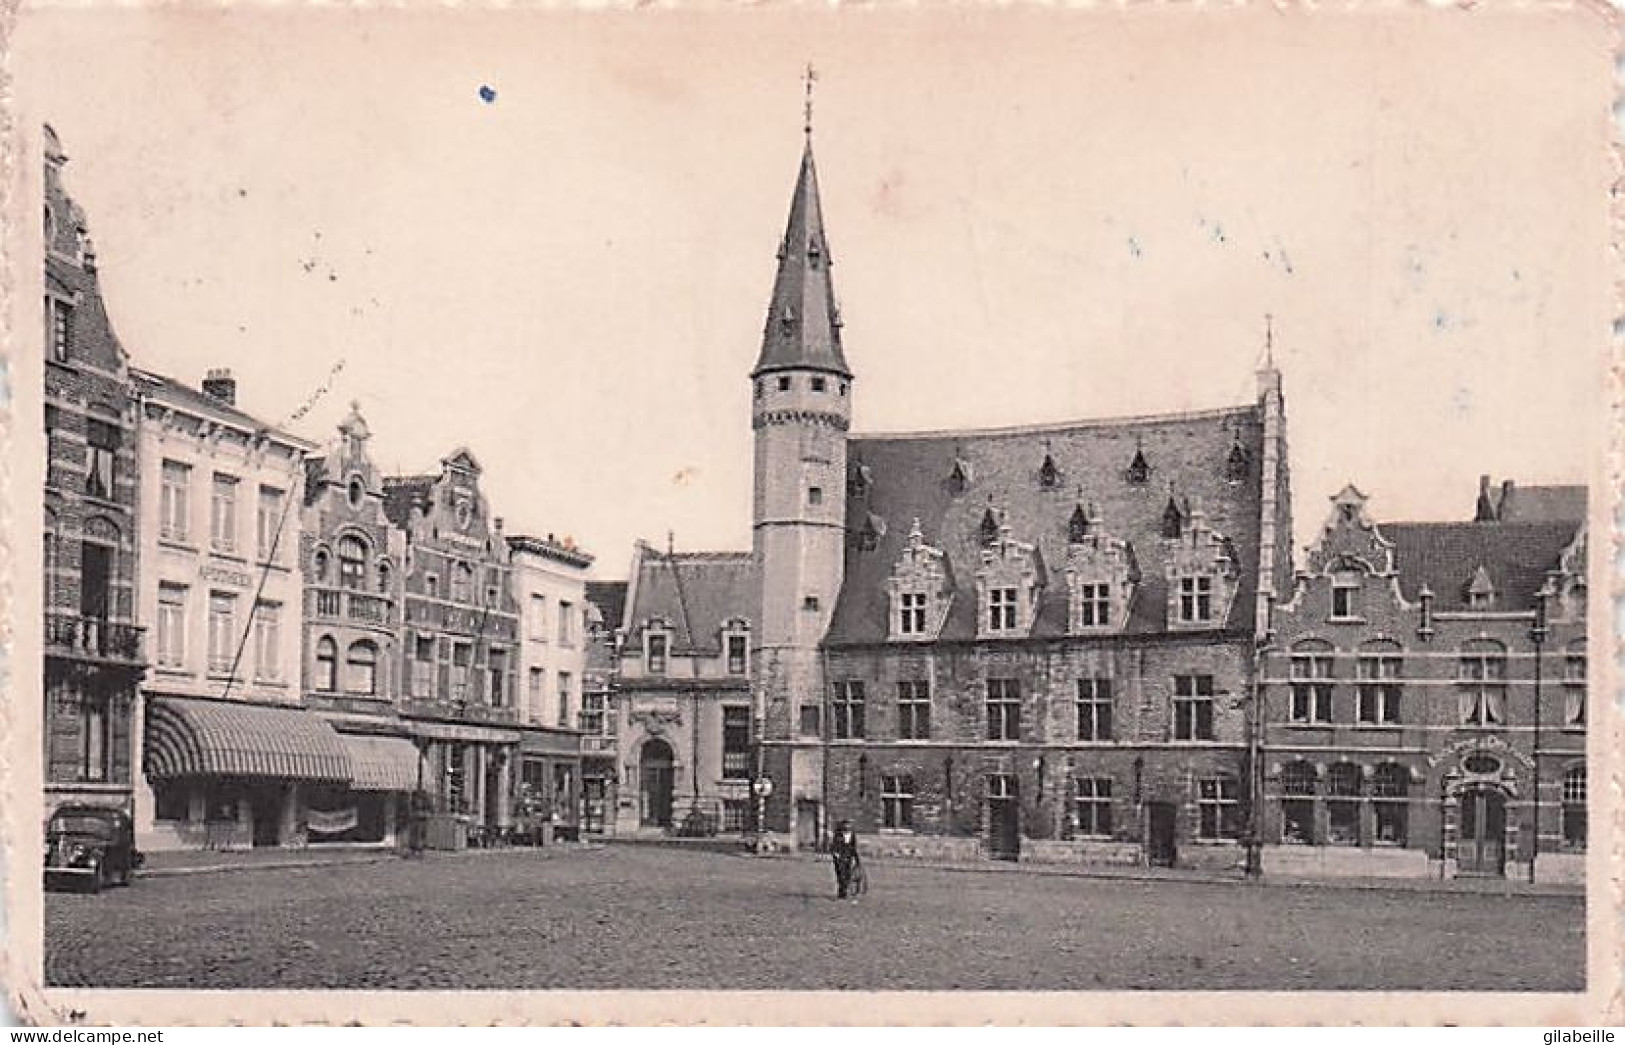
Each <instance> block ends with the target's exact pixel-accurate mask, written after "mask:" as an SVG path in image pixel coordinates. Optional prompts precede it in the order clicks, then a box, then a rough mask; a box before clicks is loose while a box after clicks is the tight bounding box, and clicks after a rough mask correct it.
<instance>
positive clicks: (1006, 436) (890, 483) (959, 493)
mask: <svg viewBox="0 0 1625 1045" xmlns="http://www.w3.org/2000/svg"><path fill="white" fill-rule="evenodd" d="M1237 445H1240V446H1241V447H1242V448H1243V450H1244V451H1245V452H1246V454H1247V456H1248V458H1249V460H1250V462H1252V464H1251V466H1250V467H1249V468H1248V469H1247V470H1246V471H1245V474H1242V475H1240V476H1239V477H1238V476H1237V475H1236V473H1235V470H1234V469H1233V468H1227V465H1229V464H1230V461H1231V457H1232V451H1233V450H1234V448H1235V447H1236V446H1237ZM850 447H851V454H852V457H853V459H854V460H861V461H862V463H863V466H864V467H865V468H866V469H867V470H868V475H869V480H870V481H869V482H867V483H866V484H865V488H864V492H863V494H862V495H861V496H852V497H849V498H848V503H847V528H848V531H849V532H850V533H856V532H858V531H859V529H861V528H862V527H863V526H864V524H865V522H866V521H867V520H868V519H869V517H870V516H871V515H876V516H879V517H881V518H883V519H884V520H885V521H886V523H887V525H886V528H885V533H883V534H878V535H875V537H874V538H873V540H872V541H863V542H860V541H857V540H852V541H848V542H847V552H846V575H845V578H846V579H845V582H844V584H843V586H842V589H841V595H840V598H839V600H838V601H837V604H836V609H835V614H834V618H833V620H832V622H831V625H830V630H829V633H828V636H827V639H826V641H827V642H829V643H830V644H832V645H839V644H843V643H845V644H856V643H870V642H884V641H886V638H887V623H888V613H889V602H888V599H887V592H886V581H887V578H888V577H889V576H890V574H891V570H892V568H893V566H894V565H895V564H896V563H897V561H898V558H899V556H900V555H901V554H902V551H903V546H904V544H905V543H906V542H907V540H908V534H909V531H910V528H911V523H912V521H913V520H914V519H918V520H919V521H920V528H921V531H922V533H923V536H924V539H925V542H926V543H927V544H929V545H931V546H933V547H936V548H939V549H941V550H942V551H943V552H944V553H946V556H947V560H948V566H949V572H950V575H951V576H952V577H954V578H956V582H955V587H954V592H953V602H952V606H951V607H950V610H949V615H948V619H947V621H946V623H945V624H944V627H943V629H942V632H941V634H940V638H941V639H942V640H950V641H951V640H973V639H974V638H975V637H976V612H977V607H976V589H975V585H974V582H973V581H971V580H970V579H969V578H973V577H975V575H976V570H977V567H978V565H979V563H980V561H981V551H982V544H983V537H982V532H981V528H982V523H983V520H984V518H985V516H986V515H987V513H988V510H989V507H990V506H991V507H992V508H993V509H995V510H996V511H997V512H999V513H1006V512H1007V513H1008V514H1007V516H1006V517H1005V518H1006V521H1007V522H1008V525H1009V527H1010V537H1011V538H1012V539H1014V540H1017V541H1022V542H1027V543H1030V544H1033V545H1035V546H1036V547H1037V553H1038V557H1039V559H1040V561H1041V562H1042V563H1043V564H1044V566H1043V567H1041V569H1043V570H1047V572H1048V579H1047V583H1046V585H1045V587H1044V590H1043V594H1042V596H1041V599H1040V602H1039V606H1038V610H1037V616H1036V618H1035V621H1034V625H1033V629H1032V632H1031V636H1032V637H1033V638H1044V637H1057V636H1062V635H1065V634H1066V627H1067V592H1066V586H1065V584H1064V583H1063V582H1062V581H1061V579H1060V571H1061V569H1062V567H1063V565H1064V563H1065V562H1066V554H1067V545H1068V537H1069V533H1070V532H1071V530H1072V529H1073V527H1072V519H1073V516H1074V514H1075V513H1076V512H1077V509H1078V507H1079V505H1080V504H1081V505H1083V506H1085V508H1086V511H1087V510H1088V509H1090V508H1092V509H1093V513H1094V515H1095V517H1096V519H1097V520H1098V532H1099V533H1100V534H1103V535H1105V536H1107V537H1109V538H1113V539H1116V540H1122V541H1126V542H1127V543H1128V545H1129V548H1130V551H1131V553H1132V555H1133V556H1134V559H1135V561H1136V562H1137V563H1138V567H1139V571H1140V583H1139V586H1138V590H1137V592H1136V593H1135V596H1134V601H1133V604H1132V605H1131V607H1130V608H1129V616H1128V620H1127V622H1126V624H1125V626H1124V628H1123V632H1124V633H1126V634H1148V633H1162V632H1167V631H1169V628H1168V627H1167V622H1166V614H1167V589H1168V584H1167V579H1166V577H1165V575H1164V567H1165V565H1166V563H1167V560H1168V550H1167V549H1166V548H1165V545H1164V538H1163V526H1164V522H1165V519H1164V515H1165V512H1166V510H1167V508H1168V504H1169V501H1170V499H1171V498H1172V499H1173V500H1174V501H1176V502H1177V503H1178V504H1179V505H1180V506H1181V508H1182V514H1183V515H1184V517H1185V518H1186V519H1187V520H1189V518H1190V514H1191V513H1190V509H1196V510H1198V511H1200V513H1201V514H1202V516H1203V517H1204V518H1205V524H1206V525H1207V527H1208V528H1210V529H1211V530H1213V531H1215V532H1217V533H1219V534H1222V535H1223V536H1224V537H1225V538H1227V539H1228V541H1229V543H1230V545H1231V546H1232V547H1233V548H1234V553H1235V554H1236V556H1237V567H1238V571H1239V587H1238V590H1237V594H1236V598H1235V601H1234V603H1233V604H1232V609H1231V613H1230V618H1229V621H1228V623H1227V625H1226V626H1227V627H1228V628H1229V629H1231V630H1238V629H1239V630H1246V629H1249V628H1251V626H1252V622H1253V609H1252V607H1253V603H1254V596H1255V593H1256V591H1257V585H1258V542H1259V515H1260V511H1261V507H1262V504H1261V484H1260V478H1259V476H1260V469H1259V468H1258V467H1257V462H1259V461H1261V460H1263V457H1264V454H1263V414H1262V411H1261V409H1260V408H1259V407H1257V406H1245V407H1235V408H1230V409H1220V410H1210V411H1201V412H1193V413H1185V414H1169V415H1158V416H1149V417H1138V418H1121V419H1109V420H1099V421H1083V422H1076V423H1071V424H1062V425H1054V426H1033V427H1024V428H1010V429H985V430H980V431H969V432H939V433H925V434H919V435H854V436H852V437H851V442H850ZM1046 455H1047V456H1048V457H1049V459H1050V460H1051V461H1052V462H1053V465H1054V470H1055V471H1056V472H1057V473H1058V476H1059V478H1058V480H1057V481H1054V482H1046V481H1045V480H1046V478H1047V475H1048V470H1047V469H1045V468H1044V461H1045V458H1046ZM1137 461H1143V462H1144V464H1145V469H1144V474H1141V469H1140V468H1138V467H1136V466H1135V465H1136V462H1137ZM956 465H957V471H956ZM871 529H872V528H871ZM867 544H872V550H866V548H865V545H867Z"/></svg>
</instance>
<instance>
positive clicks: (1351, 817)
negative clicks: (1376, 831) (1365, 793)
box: [1326, 762, 1360, 845]
mask: <svg viewBox="0 0 1625 1045" xmlns="http://www.w3.org/2000/svg"><path fill="white" fill-rule="evenodd" d="M1326 795H1327V798H1326V841H1327V843H1328V844H1329V845H1359V844H1360V767H1359V766H1357V765H1355V764H1354V763H1353V762H1339V763H1337V764H1336V765H1334V766H1332V768H1331V769H1330V770H1328V771H1327V773H1326Z"/></svg>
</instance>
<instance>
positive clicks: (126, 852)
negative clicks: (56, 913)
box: [45, 805, 141, 893]
mask: <svg viewBox="0 0 1625 1045" xmlns="http://www.w3.org/2000/svg"><path fill="white" fill-rule="evenodd" d="M140 866H141V854H140V853H139V852H137V851H136V848H135V827H134V825H132V824H131V823H130V815H129V814H128V813H126V812H124V811H123V810H121V809H110V808H107V807H105V806H79V805H70V806H62V807H60V808H58V809H57V811H56V812H54V813H52V814H51V820H50V822H49V823H48V824H47V825H46V827H45V887H46V888H47V889H50V888H55V887H74V888H85V889H88V890H90V891H91V892H93V893H99V892H101V889H102V886H104V885H129V884H130V875H131V873H133V872H134V871H135V869H136V868H138V867H140Z"/></svg>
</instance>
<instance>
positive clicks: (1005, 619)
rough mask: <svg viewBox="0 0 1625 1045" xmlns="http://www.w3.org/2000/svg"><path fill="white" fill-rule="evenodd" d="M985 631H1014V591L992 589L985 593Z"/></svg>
mask: <svg viewBox="0 0 1625 1045" xmlns="http://www.w3.org/2000/svg"><path fill="white" fill-rule="evenodd" d="M987 630H988V631H998V632H1005V631H1015V630H1016V589H1015V588H994V589H992V590H990V591H989V592H988V593H987Z"/></svg>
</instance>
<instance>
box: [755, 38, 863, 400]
mask: <svg viewBox="0 0 1625 1045" xmlns="http://www.w3.org/2000/svg"><path fill="white" fill-rule="evenodd" d="M813 79H814V76H813V73H812V71H811V67H809V69H808V78H807V91H808V94H807V104H808V109H807V122H806V125H805V126H806V128H807V140H806V143H805V144H804V145H803V147H802V150H801V171H800V174H799V175H798V176H797V177H796V189H795V194H794V195H793V196H792V197H791V199H790V217H789V220H788V221H787V222H786V223H785V228H784V239H783V241H782V242H781V244H780V247H779V270H778V274H777V275H776V276H775V277H774V280H773V297H772V300H771V301H769V302H768V308H767V324H766V327H765V329H764V330H763V331H762V352H761V355H760V356H759V357H758V358H757V360H756V368H755V369H754V370H753V371H751V376H752V377H759V376H761V375H762V374H765V373H770V372H773V371H776V370H799V369H809V370H822V371H825V372H827V373H833V374H839V375H840V376H841V377H844V378H849V379H850V378H851V376H852V371H851V370H849V369H848V368H847V365H846V357H845V356H844V355H842V353H841V322H840V316H839V310H838V308H837V307H836V304H835V285H834V283H833V282H832V281H831V279H830V272H829V269H830V264H831V260H830V252H829V239H828V237H827V236H826V235H825V234H824V212H823V206H822V204H821V203H820V201H819V197H818V171H817V169H816V167H815V166H814V164H813V151H812V130H811V128H812V109H811V104H812V94H811V91H812V83H813Z"/></svg>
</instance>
